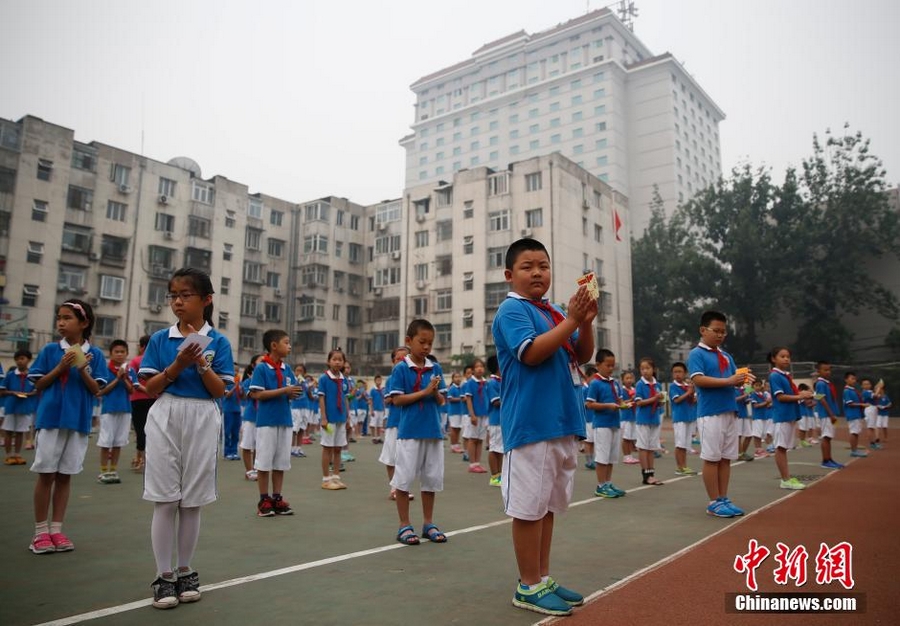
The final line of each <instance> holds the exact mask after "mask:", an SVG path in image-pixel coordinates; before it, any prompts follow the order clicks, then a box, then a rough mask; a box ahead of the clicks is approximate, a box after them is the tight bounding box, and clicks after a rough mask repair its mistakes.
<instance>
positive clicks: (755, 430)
mask: <svg viewBox="0 0 900 626" xmlns="http://www.w3.org/2000/svg"><path fill="white" fill-rule="evenodd" d="M766 400H767V398H766V392H765V391H754V392H753V393H751V394H750V402H751V405H750V406H751V408H752V411H753V413H752V415H751V416H750V417H751V419H750V426H751V429H752V434H753V436H754V437H757V438H759V440H760V441H762V440H763V439H765V438H766V424H768V422H769V411H770V410H771V408H770V407H767V406H766Z"/></svg>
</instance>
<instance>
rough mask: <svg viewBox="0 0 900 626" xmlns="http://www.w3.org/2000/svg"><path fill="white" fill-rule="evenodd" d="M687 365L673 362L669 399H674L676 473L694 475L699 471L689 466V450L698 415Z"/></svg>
mask: <svg viewBox="0 0 900 626" xmlns="http://www.w3.org/2000/svg"><path fill="white" fill-rule="evenodd" d="M686 376H687V365H685V364H684V363H682V362H680V361H678V362H676V363H673V364H672V383H671V384H670V385H669V399H670V400H671V401H672V430H673V431H674V436H675V473H676V474H678V475H679V476H693V475H695V474H696V473H697V472H695V471H694V470H692V469H691V468H690V467H688V464H687V451H688V448H690V447H691V433H693V432H694V425H695V423H696V421H697V416H696V415H695V414H694V411H693V405H694V401H695V398H696V396H695V392H694V388H693V387H692V386H691V385H689V384H688V383H686V382H685V377H686Z"/></svg>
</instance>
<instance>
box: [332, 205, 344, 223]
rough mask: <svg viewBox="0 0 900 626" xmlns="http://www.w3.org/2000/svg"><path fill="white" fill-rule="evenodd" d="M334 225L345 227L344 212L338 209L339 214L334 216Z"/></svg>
mask: <svg viewBox="0 0 900 626" xmlns="http://www.w3.org/2000/svg"><path fill="white" fill-rule="evenodd" d="M334 224H335V226H343V225H344V212H343V211H341V210H340V209H338V211H337V213H335V216H334Z"/></svg>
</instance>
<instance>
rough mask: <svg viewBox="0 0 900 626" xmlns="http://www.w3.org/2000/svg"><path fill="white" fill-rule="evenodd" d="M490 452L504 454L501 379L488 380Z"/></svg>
mask: <svg viewBox="0 0 900 626" xmlns="http://www.w3.org/2000/svg"><path fill="white" fill-rule="evenodd" d="M487 392H488V440H489V441H488V452H497V453H498V454H503V429H502V428H501V427H500V377H499V376H494V375H493V374H492V375H491V377H490V378H489V379H488V384H487Z"/></svg>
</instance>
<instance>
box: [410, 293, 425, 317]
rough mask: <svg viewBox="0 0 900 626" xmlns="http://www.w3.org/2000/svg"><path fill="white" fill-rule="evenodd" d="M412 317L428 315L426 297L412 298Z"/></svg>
mask: <svg viewBox="0 0 900 626" xmlns="http://www.w3.org/2000/svg"><path fill="white" fill-rule="evenodd" d="M413 315H415V316H416V317H424V316H425V315H428V296H417V297H415V298H413Z"/></svg>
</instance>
